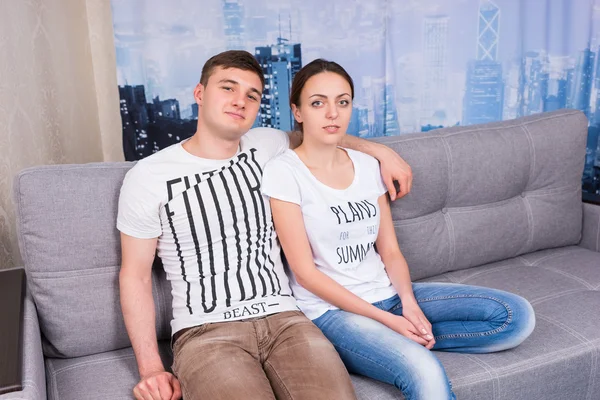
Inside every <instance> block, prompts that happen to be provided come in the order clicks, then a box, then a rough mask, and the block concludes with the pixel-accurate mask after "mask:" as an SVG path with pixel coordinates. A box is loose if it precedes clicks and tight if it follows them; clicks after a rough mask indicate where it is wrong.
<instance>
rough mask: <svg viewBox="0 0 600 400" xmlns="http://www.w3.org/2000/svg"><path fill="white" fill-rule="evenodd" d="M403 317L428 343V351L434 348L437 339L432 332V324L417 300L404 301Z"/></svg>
mask: <svg viewBox="0 0 600 400" xmlns="http://www.w3.org/2000/svg"><path fill="white" fill-rule="evenodd" d="M402 316H403V317H404V318H406V319H407V320H408V321H409V322H410V323H411V324H412V325H413V326H414V327H415V329H416V331H417V333H418V335H419V336H420V337H421V338H422V339H423V340H426V341H427V345H426V346H425V347H427V348H428V349H431V348H433V345H434V344H435V338H434V337H433V333H432V330H431V323H430V322H429V321H428V320H427V317H425V314H423V311H422V310H421V307H419V304H418V303H417V301H416V300H414V301H402Z"/></svg>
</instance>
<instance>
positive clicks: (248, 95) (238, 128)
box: [194, 67, 262, 140]
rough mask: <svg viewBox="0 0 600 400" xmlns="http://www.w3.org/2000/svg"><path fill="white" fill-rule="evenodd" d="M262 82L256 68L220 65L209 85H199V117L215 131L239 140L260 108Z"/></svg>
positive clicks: (209, 128) (226, 137) (196, 94)
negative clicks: (247, 68)
mask: <svg viewBox="0 0 600 400" xmlns="http://www.w3.org/2000/svg"><path fill="white" fill-rule="evenodd" d="M261 95H262V84H261V82H260V78H259V77H258V75H256V73H254V72H252V71H244V70H241V69H237V68H228V69H223V68H221V67H217V68H215V69H214V71H213V73H212V75H211V76H210V77H209V78H208V82H207V84H206V86H203V85H202V84H198V86H196V90H195V91H194V97H195V98H196V102H197V103H198V114H199V116H198V118H199V119H200V118H202V122H203V124H204V125H205V127H206V128H207V129H208V130H209V131H211V133H213V134H215V135H218V136H219V137H222V138H223V139H226V140H235V139H239V138H240V137H241V136H242V135H244V134H245V133H246V132H248V130H250V128H251V127H252V124H253V123H254V120H255V119H256V116H257V114H258V109H259V107H260V99H261Z"/></svg>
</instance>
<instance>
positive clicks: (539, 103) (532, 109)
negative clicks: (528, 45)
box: [517, 51, 550, 117]
mask: <svg viewBox="0 0 600 400" xmlns="http://www.w3.org/2000/svg"><path fill="white" fill-rule="evenodd" d="M549 77H550V76H549V73H548V56H547V54H546V53H545V52H542V51H539V52H537V51H528V52H527V53H525V56H524V57H523V59H522V61H521V73H520V82H519V91H520V93H521V95H522V99H523V101H522V102H521V106H520V107H519V113H518V115H517V116H518V117H522V116H525V115H532V114H537V113H540V112H543V111H544V102H545V100H546V97H547V96H548V80H549Z"/></svg>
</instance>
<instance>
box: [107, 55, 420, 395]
mask: <svg viewBox="0 0 600 400" xmlns="http://www.w3.org/2000/svg"><path fill="white" fill-rule="evenodd" d="M263 88H264V76H263V72H262V70H261V68H260V65H259V64H258V63H257V61H256V60H255V58H254V57H253V56H252V55H251V54H250V53H248V52H245V51H227V52H224V53H221V54H218V55H216V56H214V57H212V58H211V59H209V60H208V61H207V62H206V64H205V65H204V67H203V69H202V76H201V79H200V83H199V84H198V85H197V86H196V88H195V90H194V97H195V99H196V102H197V104H198V126H197V130H196V133H195V134H194V136H193V137H191V138H190V139H188V140H185V141H183V142H182V143H178V144H176V145H173V146H170V147H169V148H167V149H164V150H162V151H160V152H158V153H156V154H154V155H152V156H150V157H148V158H146V159H144V160H141V161H140V162H138V163H137V165H136V166H134V167H133V168H132V169H131V170H130V171H129V173H128V174H127V176H126V178H125V180H124V182H123V187H122V189H121V196H120V199H119V215H118V219H117V227H118V229H119V230H120V231H121V245H122V266H121V272H120V290H121V306H122V309H123V316H124V319H125V324H126V327H127V331H128V334H129V337H130V339H131V343H132V345H133V349H134V352H135V355H136V359H137V363H138V369H139V373H140V378H141V380H140V382H139V383H138V384H137V385H136V387H135V388H134V395H135V397H136V399H144V400H157V399H161V400H171V399H179V398H180V397H181V395H182V394H183V396H184V397H185V399H186V400H193V399H211V400H212V399H242V398H243V399H260V400H264V399H274V398H279V399H282V398H285V399H290V398H293V399H310V400H317V399H332V398H335V399H347V398H350V399H352V398H355V395H354V392H353V388H352V384H351V382H350V379H349V377H348V374H347V371H346V370H345V368H344V365H343V364H342V362H341V360H340V359H339V356H338V355H337V353H336V351H335V349H334V348H333V346H332V345H331V344H330V343H329V342H328V341H327V340H326V339H325V337H324V336H323V335H322V334H321V331H320V330H319V329H318V328H316V327H315V326H314V325H313V324H312V323H311V322H310V320H308V319H307V318H306V317H305V316H304V315H303V314H302V313H301V312H300V311H298V308H297V306H296V303H295V300H294V298H293V297H292V293H291V290H290V288H289V285H288V280H287V277H286V274H285V272H284V269H283V264H282V261H281V256H280V251H281V249H280V246H279V242H278V240H277V237H276V235H275V231H274V229H273V225H272V221H271V210H270V208H269V202H268V201H267V200H266V199H265V198H263V196H262V195H261V193H260V183H261V176H262V170H263V167H264V165H265V163H266V162H267V161H268V160H269V159H270V158H272V157H274V156H276V155H277V154H279V153H281V152H282V151H284V150H285V149H286V148H288V147H289V146H290V144H291V145H292V146H296V145H297V144H298V143H297V142H298V141H299V138H298V137H296V136H292V140H290V139H288V136H287V135H286V134H285V133H283V132H281V131H278V130H274V129H269V128H257V129H253V130H250V131H249V129H250V127H251V126H252V124H253V122H254V119H255V118H256V115H257V114H258V110H259V107H260V103H261V102H260V99H261V95H262V90H263ZM272 112H275V110H272ZM344 146H347V147H350V148H354V149H357V150H361V151H364V152H367V153H369V154H372V155H373V156H375V157H377V158H378V159H379V160H380V162H381V163H382V165H383V166H384V167H385V168H384V173H386V174H387V175H384V176H385V180H386V182H387V183H388V187H389V188H390V193H391V196H392V198H396V197H397V194H396V191H395V188H394V184H393V180H394V179H396V180H398V181H399V182H400V188H401V192H400V193H398V196H400V197H401V196H403V195H404V194H406V193H408V191H409V190H410V185H411V172H410V167H408V165H406V163H404V161H403V160H402V159H401V158H400V157H398V156H397V155H396V153H394V152H393V151H392V150H390V149H388V148H387V147H385V146H382V145H378V144H375V143H370V142H367V141H364V140H361V139H358V138H354V137H351V136H348V137H347V140H346V141H345V143H344ZM385 171H388V172H385ZM389 171H392V172H389ZM156 250H158V255H159V257H160V258H161V259H162V262H163V266H164V269H165V272H166V274H167V278H168V279H169V280H170V281H171V284H172V294H173V304H172V306H173V320H172V321H171V328H172V332H173V338H172V346H173V354H174V363H173V371H174V373H175V376H174V375H172V374H171V373H169V372H167V371H165V368H164V366H163V364H162V361H161V359H160V357H159V353H158V346H157V338H156V331H155V314H154V300H153V297H152V289H151V270H152V263H153V259H154V255H155V251H156Z"/></svg>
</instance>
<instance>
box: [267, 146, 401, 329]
mask: <svg viewBox="0 0 600 400" xmlns="http://www.w3.org/2000/svg"><path fill="white" fill-rule="evenodd" d="M344 150H346V152H347V153H348V156H349V157H350V159H351V160H352V163H353V164H354V180H353V181H352V183H351V184H350V186H349V187H348V188H346V189H343V190H338V189H333V188H331V187H329V186H327V185H325V184H323V183H321V182H320V181H319V180H318V179H317V178H316V177H315V176H314V175H313V174H312V173H311V172H310V170H309V169H308V167H307V166H306V165H305V164H304V163H303V162H302V161H301V160H300V158H299V157H298V155H297V154H296V153H295V152H294V151H292V150H286V151H285V152H283V154H281V155H279V156H278V157H276V158H274V159H273V160H271V161H270V162H269V163H267V166H266V167H265V172H264V175H263V183H262V190H263V193H264V194H266V195H267V196H269V197H273V198H275V199H279V200H283V201H287V202H290V203H295V204H298V205H299V206H300V208H301V210H302V217H303V219H304V226H305V228H306V234H307V236H308V241H309V243H310V247H311V249H312V256H313V261H314V263H315V266H316V267H317V268H318V269H319V270H320V271H321V272H323V273H325V274H326V275H328V276H329V277H331V278H332V279H334V280H335V281H337V282H338V283H339V284H341V285H342V286H344V287H345V288H346V289H348V290H350V291H351V292H352V293H354V294H356V295H357V296H359V297H361V298H363V299H364V300H366V301H368V302H369V303H373V302H376V301H381V300H385V299H387V298H389V297H392V296H393V295H394V294H396V291H395V289H394V288H393V286H392V284H391V282H390V279H389V277H388V275H387V273H386V272H385V266H384V264H383V262H382V261H381V257H380V256H379V254H377V252H376V251H375V241H376V240H377V234H378V233H379V218H380V217H379V203H378V199H379V197H380V196H381V195H382V194H384V193H385V192H386V191H387V189H386V187H385V185H384V183H383V180H382V178H381V174H380V170H379V163H378V162H377V160H376V159H375V158H373V157H371V156H369V155H367V154H364V153H361V152H358V151H354V150H350V149H344ZM290 282H291V286H292V291H293V293H294V297H295V298H296V300H297V301H298V306H299V307H300V309H301V310H302V311H303V312H304V314H306V316H307V317H308V318H310V319H315V318H318V317H319V316H321V315H323V314H324V313H325V312H326V311H328V310H332V309H336V307H335V306H333V305H331V304H329V303H327V302H326V301H324V300H322V299H321V298H319V297H318V296H316V295H314V294H313V293H311V292H309V291H308V290H306V289H305V288H303V287H302V286H301V285H299V284H298V282H297V280H296V279H295V277H294V276H293V274H291V276H290Z"/></svg>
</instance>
